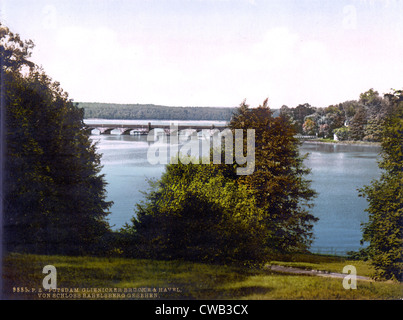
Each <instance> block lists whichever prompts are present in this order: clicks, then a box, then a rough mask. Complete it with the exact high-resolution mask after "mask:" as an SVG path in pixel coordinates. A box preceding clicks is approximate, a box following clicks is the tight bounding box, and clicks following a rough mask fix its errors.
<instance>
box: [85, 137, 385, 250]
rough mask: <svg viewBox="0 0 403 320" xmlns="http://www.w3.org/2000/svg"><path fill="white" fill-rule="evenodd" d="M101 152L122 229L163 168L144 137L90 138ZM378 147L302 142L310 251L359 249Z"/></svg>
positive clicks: (376, 172)
mask: <svg viewBox="0 0 403 320" xmlns="http://www.w3.org/2000/svg"><path fill="white" fill-rule="evenodd" d="M91 138H92V139H93V140H94V141H98V150H99V152H100V153H102V159H101V162H102V165H103V169H102V172H103V173H104V174H105V178H106V180H107V182H108V186H107V191H108V200H112V201H114V205H113V206H112V208H111V212H112V213H111V215H110V216H109V222H110V224H111V225H112V226H113V229H119V228H121V227H122V226H123V225H124V224H125V223H126V222H129V221H130V219H131V217H132V216H133V215H134V208H135V204H136V203H139V202H140V201H142V200H144V194H143V193H142V192H143V191H146V190H147V189H148V182H147V180H148V179H152V178H155V179H158V178H159V177H160V176H161V174H162V173H163V171H164V168H165V166H164V165H162V164H158V165H151V164H150V163H149V162H148V161H147V150H148V147H149V145H150V144H151V143H152V142H147V137H146V136H140V135H126V136H124V135H92V136H91ZM379 151H380V148H379V147H376V146H364V145H341V144H314V143H304V144H303V145H302V147H301V153H303V154H304V153H307V152H308V153H309V157H308V159H307V160H306V161H305V164H306V166H307V167H309V168H311V169H312V172H311V174H310V176H309V178H310V179H311V180H312V187H313V188H314V189H315V190H316V191H317V192H318V197H317V198H316V199H315V201H314V202H315V207H314V208H313V209H312V210H313V214H314V215H315V216H317V217H318V218H319V219H320V220H319V221H318V222H317V223H316V224H315V227H314V235H315V240H314V243H313V245H312V251H314V252H321V253H336V254H343V253H345V252H346V251H350V250H357V249H359V248H360V239H361V235H362V233H361V223H363V222H366V221H367V214H366V213H365V211H364V210H365V208H366V207H367V201H366V200H365V199H363V198H360V197H358V191H357V189H358V188H361V187H363V186H364V185H368V184H369V183H370V182H371V180H373V179H375V178H378V177H379V173H380V171H379V169H378V165H377V158H378V153H379Z"/></svg>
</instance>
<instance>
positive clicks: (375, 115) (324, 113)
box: [280, 89, 390, 142]
mask: <svg viewBox="0 0 403 320" xmlns="http://www.w3.org/2000/svg"><path fill="white" fill-rule="evenodd" d="M280 113H281V114H282V115H286V116H288V117H289V118H290V119H291V121H292V122H293V124H294V126H295V128H296V130H297V132H298V133H299V134H303V135H317V136H318V137H323V138H330V139H333V138H336V139H338V140H353V141H371V142H379V141H380V139H381V135H380V133H381V131H382V128H383V125H384V121H385V118H386V117H387V116H388V114H389V113H390V103H389V102H388V98H387V94H386V95H384V97H381V96H380V94H379V93H378V92H377V91H375V90H373V89H370V90H368V91H367V92H364V93H362V94H360V98H359V100H351V101H345V102H342V103H339V104H335V105H330V106H328V107H326V108H317V107H313V106H311V105H309V104H308V103H305V104H300V105H298V106H297V107H295V108H289V107H287V106H282V107H281V109H280Z"/></svg>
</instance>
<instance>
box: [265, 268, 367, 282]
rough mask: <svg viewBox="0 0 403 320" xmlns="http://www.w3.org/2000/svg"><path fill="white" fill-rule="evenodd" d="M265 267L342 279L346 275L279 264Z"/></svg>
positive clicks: (358, 278)
mask: <svg viewBox="0 0 403 320" xmlns="http://www.w3.org/2000/svg"><path fill="white" fill-rule="evenodd" d="M267 268H268V269H269V270H272V271H274V272H282V273H293V274H302V275H311V276H319V277H329V278H342V279H343V278H344V277H345V276H346V275H347V274H346V273H336V272H329V271H321V270H306V269H301V268H294V267H285V266H279V265H268V266H267ZM356 278H357V280H365V281H373V280H372V279H371V278H370V277H363V276H356Z"/></svg>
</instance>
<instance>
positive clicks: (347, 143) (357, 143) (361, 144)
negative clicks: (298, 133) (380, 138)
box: [302, 140, 381, 147]
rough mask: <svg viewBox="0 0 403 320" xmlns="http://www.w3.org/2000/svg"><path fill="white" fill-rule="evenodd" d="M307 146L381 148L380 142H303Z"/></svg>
mask: <svg viewBox="0 0 403 320" xmlns="http://www.w3.org/2000/svg"><path fill="white" fill-rule="evenodd" d="M302 143H306V144H329V145H332V144H333V145H347V146H352V145H355V146H363V147H365V146H366V147H381V143H380V142H366V141H336V140H334V141H321V140H302Z"/></svg>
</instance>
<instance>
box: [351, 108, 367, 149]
mask: <svg viewBox="0 0 403 320" xmlns="http://www.w3.org/2000/svg"><path fill="white" fill-rule="evenodd" d="M366 124H367V116H366V111H365V108H364V107H363V106H360V107H359V108H358V110H357V112H356V114H355V115H354V117H353V118H352V119H351V122H350V126H349V138H350V139H351V140H355V141H357V140H362V139H363V138H364V134H365V125H366Z"/></svg>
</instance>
